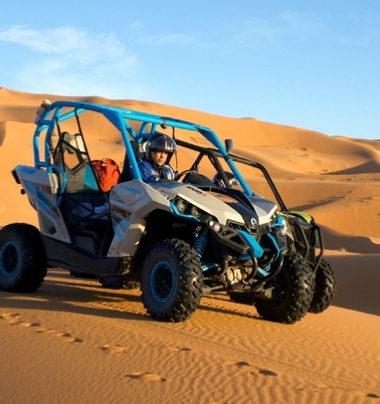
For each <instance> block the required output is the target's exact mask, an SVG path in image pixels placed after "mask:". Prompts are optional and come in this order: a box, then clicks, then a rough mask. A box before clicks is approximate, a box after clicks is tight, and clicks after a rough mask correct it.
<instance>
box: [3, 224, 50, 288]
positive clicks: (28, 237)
mask: <svg viewBox="0 0 380 404" xmlns="http://www.w3.org/2000/svg"><path fill="white" fill-rule="evenodd" d="M46 265H47V264H46V254H45V249H44V246H43V243H42V239H41V235H40V232H39V230H38V229H37V228H36V227H34V226H32V225H30V224H26V223H13V224H9V225H7V226H5V227H3V228H2V229H1V231H0V290H4V291H8V292H17V293H19V292H26V293H30V292H34V291H36V290H37V289H38V288H39V287H40V285H41V283H42V282H43V280H44V278H45V275H46Z"/></svg>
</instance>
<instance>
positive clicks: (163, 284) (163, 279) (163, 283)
mask: <svg viewBox="0 0 380 404" xmlns="http://www.w3.org/2000/svg"><path fill="white" fill-rule="evenodd" d="M150 284H151V290H152V293H153V296H154V298H155V299H156V300H157V301H159V302H161V303H165V302H167V301H168V300H169V299H170V298H171V296H172V295H173V290H174V287H173V286H174V271H173V268H172V267H171V265H169V264H168V263H167V262H166V261H161V262H159V263H158V264H156V265H155V267H154V268H153V271H152V276H151V279H150Z"/></svg>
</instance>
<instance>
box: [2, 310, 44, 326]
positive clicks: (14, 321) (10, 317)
mask: <svg viewBox="0 0 380 404" xmlns="http://www.w3.org/2000/svg"><path fill="white" fill-rule="evenodd" d="M0 319H4V320H7V321H8V323H9V324H10V325H20V326H21V327H25V328H28V327H38V326H39V325H40V324H38V323H29V322H27V321H21V320H20V315H19V314H18V313H13V314H10V313H5V314H2V315H1V316H0Z"/></svg>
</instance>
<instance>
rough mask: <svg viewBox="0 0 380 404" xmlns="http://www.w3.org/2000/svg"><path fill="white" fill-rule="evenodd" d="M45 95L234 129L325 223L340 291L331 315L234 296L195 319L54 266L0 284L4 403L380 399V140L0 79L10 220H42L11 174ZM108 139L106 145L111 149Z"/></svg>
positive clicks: (284, 190)
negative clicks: (283, 311) (32, 282)
mask: <svg viewBox="0 0 380 404" xmlns="http://www.w3.org/2000/svg"><path fill="white" fill-rule="evenodd" d="M44 98H49V99H50V100H51V101H54V100H58V99H81V100H85V101H90V102H97V103H105V104H114V105H120V106H125V107H128V108H131V109H135V110H142V111H148V112H151V113H157V114H162V115H166V116H174V117H178V118H182V119H186V120H190V121H194V122H197V123H199V124H202V125H205V126H208V127H211V128H213V129H214V130H215V131H216V132H217V133H218V135H219V136H220V137H221V138H222V139H224V138H227V137H230V138H233V140H234V143H235V149H234V151H235V152H239V153H240V154H242V155H244V156H245V157H249V158H251V159H254V160H256V161H259V162H261V163H262V164H264V165H265V166H266V167H267V169H268V171H269V172H270V174H271V176H272V177H273V178H274V180H275V181H276V184H277V186H278V188H279V190H280V192H281V194H282V197H283V199H284V200H285V202H286V204H287V206H288V207H289V208H292V209H296V210H303V211H306V212H308V213H309V214H311V215H312V216H314V218H315V220H316V222H317V223H318V224H320V225H321V226H322V228H323V235H324V240H325V248H326V252H325V259H326V260H327V261H328V262H329V263H330V264H331V266H332V268H333V269H334V271H335V274H336V278H337V282H338V292H337V295H336V299H335V300H334V302H333V305H332V306H331V307H329V308H328V309H327V310H326V311H325V312H323V313H321V314H318V315H316V314H307V315H306V317H304V318H303V319H302V320H301V321H300V322H298V323H296V324H294V325H283V324H276V323H272V322H269V321H264V320H262V319H260V318H259V316H258V314H257V312H256V310H255V308H254V307H253V306H247V305H242V304H237V303H233V302H231V301H230V300H229V298H228V297H227V296H226V295H223V294H220V295H206V296H204V297H203V298H202V301H201V305H200V307H199V309H198V310H197V311H196V313H195V314H194V316H193V317H192V318H190V319H189V320H188V321H186V322H184V323H178V324H167V323H160V322H157V321H155V320H152V319H151V318H150V317H149V316H147V314H146V313H145V311H144V308H143V305H142V303H141V300H140V292H139V290H138V289H134V290H110V289H105V288H102V287H101V285H100V284H99V282H98V281H97V280H96V279H95V280H94V279H82V278H75V277H71V276H70V275H69V274H68V273H67V272H66V271H63V270H60V269H49V271H48V275H47V277H46V278H45V281H44V283H43V284H42V286H41V287H40V289H39V290H38V291H37V292H36V293H34V294H10V293H5V292H0V343H1V350H0V358H1V366H0V381H1V382H0V400H1V403H3V404H16V403H18V404H26V403H33V404H35V403H42V404H43V403H57V404H58V403H117V404H118V403H202V404H203V403H207V404H222V403H225V404H227V403H228V404H229V403H297V404H298V403H308V404H309V403H318V404H319V403H329V404H330V403H333V404H338V403H339V404H340V403H355V404H356V403H376V402H380V338H379V334H380V293H379V287H380V226H379V222H380V141H377V140H363V139H351V138H346V137H342V136H340V137H331V136H327V135H325V134H323V133H319V132H315V131H312V130H307V129H303V128H298V127H290V126H283V125H280V124H276V123H269V122H263V121H260V120H257V119H254V118H241V119H236V118H229V117H223V116H217V115H212V114H208V113H206V112H201V111H196V110H188V109H183V108H180V107H175V106H169V105H162V104H158V103H152V102H142V101H137V100H109V99H105V98H101V97H60V96H59V95H52V94H30V93H25V92H19V91H13V90H11V89H7V88H0V156H1V161H2V164H1V167H0V181H1V193H0V226H4V225H6V224H8V223H12V222H26V223H31V224H34V225H38V223H37V217H36V215H35V212H34V210H33V209H32V208H31V207H30V206H29V203H28V202H27V199H26V197H25V196H23V195H21V194H20V186H19V185H17V184H16V183H15V182H14V180H13V177H12V175H11V170H12V169H13V167H14V166H15V165H17V164H32V163H33V156H32V143H31V139H32V136H33V132H34V128H35V125H34V123H33V119H34V116H35V113H36V110H37V108H38V106H39V105H40V103H41V101H42V99H44ZM295 124H296V122H295ZM93 125H94V131H93V133H94V134H93V135H91V134H90V135H89V136H96V135H95V134H96V130H95V128H96V122H94V123H93ZM104 136H105V139H103V141H102V142H99V153H101V152H102V151H103V148H104V145H105V144H107V143H109V144H111V146H112V142H113V139H112V138H107V135H104ZM379 139H380V133H379ZM110 150H116V148H114V149H113V148H112V147H110ZM107 157H112V156H107ZM257 186H258V187H260V184H257ZM259 191H260V190H259Z"/></svg>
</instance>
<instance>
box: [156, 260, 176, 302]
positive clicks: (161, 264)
mask: <svg viewBox="0 0 380 404" xmlns="http://www.w3.org/2000/svg"><path fill="white" fill-rule="evenodd" d="M162 266H165V267H166V268H168V269H169V270H170V272H171V274H172V280H173V283H172V287H171V290H170V293H169V295H167V296H165V297H164V298H162V297H160V296H159V295H158V294H157V293H156V290H155V287H154V286H155V277H156V275H157V272H158V271H159V269H160V267H162ZM174 282H175V273H174V270H173V267H172V266H171V265H170V264H169V263H168V262H167V261H160V262H158V263H157V264H156V265H155V266H154V268H153V271H152V274H151V277H150V290H151V292H152V295H153V297H154V298H155V299H156V300H157V301H158V302H160V303H165V302H167V301H168V300H169V299H170V298H171V297H172V296H173V292H174V288H173V284H174Z"/></svg>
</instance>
